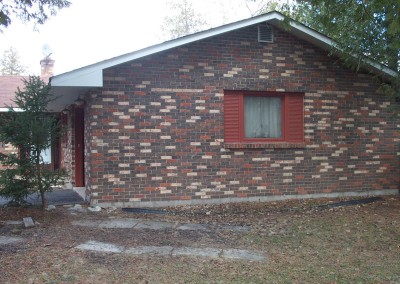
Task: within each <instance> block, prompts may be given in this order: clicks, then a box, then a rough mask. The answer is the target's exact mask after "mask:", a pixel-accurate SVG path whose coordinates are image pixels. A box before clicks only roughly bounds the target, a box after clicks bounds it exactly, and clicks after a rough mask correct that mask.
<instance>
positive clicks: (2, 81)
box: [0, 75, 26, 108]
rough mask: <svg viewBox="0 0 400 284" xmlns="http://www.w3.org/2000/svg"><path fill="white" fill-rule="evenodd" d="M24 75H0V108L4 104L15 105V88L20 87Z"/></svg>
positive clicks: (22, 84)
mask: <svg viewBox="0 0 400 284" xmlns="http://www.w3.org/2000/svg"><path fill="white" fill-rule="evenodd" d="M23 78H26V77H24V76H9V75H6V76H0V108H2V107H6V106H15V104H14V103H13V101H12V100H14V97H15V92H16V91H17V88H18V87H20V88H22V87H23V86H24V83H23V82H22V79H23Z"/></svg>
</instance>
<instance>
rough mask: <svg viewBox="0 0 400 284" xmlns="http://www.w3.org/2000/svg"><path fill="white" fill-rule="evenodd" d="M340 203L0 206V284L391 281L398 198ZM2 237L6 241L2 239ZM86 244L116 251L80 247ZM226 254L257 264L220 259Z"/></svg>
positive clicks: (398, 268)
mask: <svg viewBox="0 0 400 284" xmlns="http://www.w3.org/2000/svg"><path fill="white" fill-rule="evenodd" d="M341 201H347V200H308V201H290V202H276V203H243V204H227V205H218V206H194V207H179V208H169V210H170V211H171V212H170V213H169V214H137V213H135V214H132V213H125V212H122V211H121V210H115V211H107V210H103V211H102V212H99V213H92V212H86V213H82V212H74V211H72V210H68V208H64V207H61V206H60V207H57V209H56V210H53V211H42V210H40V209H34V208H2V209H0V221H1V222H0V263H1V266H0V282H1V283H305V282H307V283H311V282H312V283H339V282H342V283H351V282H352V283H354V282H366V283H399V282H400V198H399V197H398V196H396V197H393V196H392V197H385V198H383V199H382V200H378V201H375V202H373V203H368V204H356V203H355V204H356V205H350V206H343V204H342V206H339V207H337V206H327V205H333V204H334V203H337V202H341ZM321 205H323V206H321ZM345 205H346V204H345ZM28 216H30V217H32V218H33V220H34V221H35V222H36V225H35V227H34V228H30V229H24V228H23V227H22V225H21V224H20V223H18V222H20V221H21V220H22V218H23V217H28ZM9 221H14V223H13V222H9ZM16 221H17V222H16ZM139 224H141V225H139ZM153 226H155V227H157V229H155V227H153ZM179 228H181V229H179ZM182 228H183V229H182ZM240 228H245V229H240ZM10 237H11V238H14V239H15V241H13V242H10V241H9V240H8V241H5V240H6V239H5V238H10ZM2 240H3V241H2ZM93 244H95V245H100V246H103V247H104V246H105V244H106V245H112V246H114V248H122V249H121V252H118V251H116V252H112V251H104V250H103V251H102V250H91V249H89V250H87V249H81V247H80V246H82V245H86V246H89V247H90V246H93ZM105 247H107V246H105ZM154 248H156V250H158V249H159V250H161V251H164V252H165V253H160V251H156V252H155V251H154ZM232 249H234V250H235V251H230V253H232V255H233V254H235V253H236V254H237V253H238V252H240V253H242V254H243V255H244V254H245V253H249V252H250V253H254V254H255V255H259V256H260V255H263V256H265V259H264V260H263V261H259V260H257V259H250V258H246V257H243V258H240V257H223V256H224V252H225V251H228V250H232ZM174 250H175V253H174ZM143 251H146V253H143Z"/></svg>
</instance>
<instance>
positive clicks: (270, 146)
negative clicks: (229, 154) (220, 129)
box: [224, 142, 306, 149]
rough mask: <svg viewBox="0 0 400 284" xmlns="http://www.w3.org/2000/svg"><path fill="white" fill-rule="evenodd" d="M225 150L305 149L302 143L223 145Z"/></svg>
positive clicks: (304, 144)
mask: <svg viewBox="0 0 400 284" xmlns="http://www.w3.org/2000/svg"><path fill="white" fill-rule="evenodd" d="M224 147H225V148H227V149H291V148H295V149H298V148H305V147H306V143H304V142H267V143H248V142H245V143H225V144H224Z"/></svg>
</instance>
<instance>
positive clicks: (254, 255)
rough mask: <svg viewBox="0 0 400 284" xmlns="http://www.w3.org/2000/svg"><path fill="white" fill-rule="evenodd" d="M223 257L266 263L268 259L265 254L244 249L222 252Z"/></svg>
mask: <svg viewBox="0 0 400 284" xmlns="http://www.w3.org/2000/svg"><path fill="white" fill-rule="evenodd" d="M221 257H223V258H228V259H240V260H251V261H265V260H266V259H267V258H266V257H265V254H264V253H260V252H254V251H249V250H242V249H224V250H223V251H222V254H221Z"/></svg>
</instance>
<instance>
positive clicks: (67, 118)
mask: <svg viewBox="0 0 400 284" xmlns="http://www.w3.org/2000/svg"><path fill="white" fill-rule="evenodd" d="M283 18H284V17H283V16H282V15H281V14H279V13H276V12H272V13H268V14H265V15H262V16H258V17H254V18H250V19H247V20H243V21H239V22H236V23H232V24H228V25H225V26H221V27H218V28H214V29H211V30H207V31H204V32H200V33H196V34H193V35H189V36H186V37H182V38H178V39H176V40H172V41H168V42H165V43H162V44H159V45H155V46H152V47H149V48H146V49H143V50H139V51H136V52H133V53H129V54H125V55H122V56H119V57H115V58H112V59H109V60H106V61H102V62H99V63H96V64H93V65H90V66H86V67H83V68H80V69H77V70H74V71H71V72H68V73H64V74H61V75H58V76H55V77H53V78H52V80H51V82H52V90H53V92H54V94H55V95H58V96H59V99H58V100H57V101H56V102H55V103H54V105H53V106H52V108H54V110H57V111H61V110H62V113H63V115H62V120H63V123H64V124H65V125H66V126H67V127H68V132H67V133H66V135H65V137H63V141H62V145H64V146H63V149H62V155H63V163H64V167H65V168H67V169H68V170H69V172H70V173H71V182H72V183H73V185H74V186H75V187H80V188H84V189H85V193H86V198H87V200H88V201H90V202H91V203H92V204H99V205H102V206H110V205H114V206H135V207H142V206H166V205H176V204H199V203H204V202H208V203H224V202H235V201H258V200H261V201H263V200H279V199H286V198H310V197H323V196H331V197H334V196H358V195H372V194H374V195H375V194H376V195H379V194H397V193H398V189H399V177H400V172H399V171H400V167H399V155H400V149H399V148H400V131H399V126H400V121H399V119H398V117H396V116H394V115H393V113H392V112H391V108H390V107H391V104H392V102H391V101H390V100H389V99H388V98H387V97H385V95H382V94H380V93H378V92H377V89H378V88H379V83H378V80H377V79H376V75H378V77H379V78H380V79H381V80H385V78H388V77H389V76H397V75H398V74H397V73H396V72H395V71H393V70H390V69H388V68H387V67H385V66H383V65H380V64H377V63H373V62H369V63H366V64H365V65H364V71H363V72H358V73H356V72H354V71H352V70H350V69H348V68H346V67H344V66H343V65H342V64H341V63H340V61H339V60H338V59H337V58H334V57H331V56H329V51H330V48H331V47H332V46H333V45H334V43H333V42H332V41H331V40H330V39H329V38H328V37H326V36H324V35H322V34H320V33H317V32H316V31H314V30H312V29H310V28H308V27H306V26H303V25H301V24H300V23H297V22H293V21H292V22H291V23H290V24H289V25H290V29H284V28H282V26H281V25H280V23H281V21H282V20H283Z"/></svg>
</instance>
